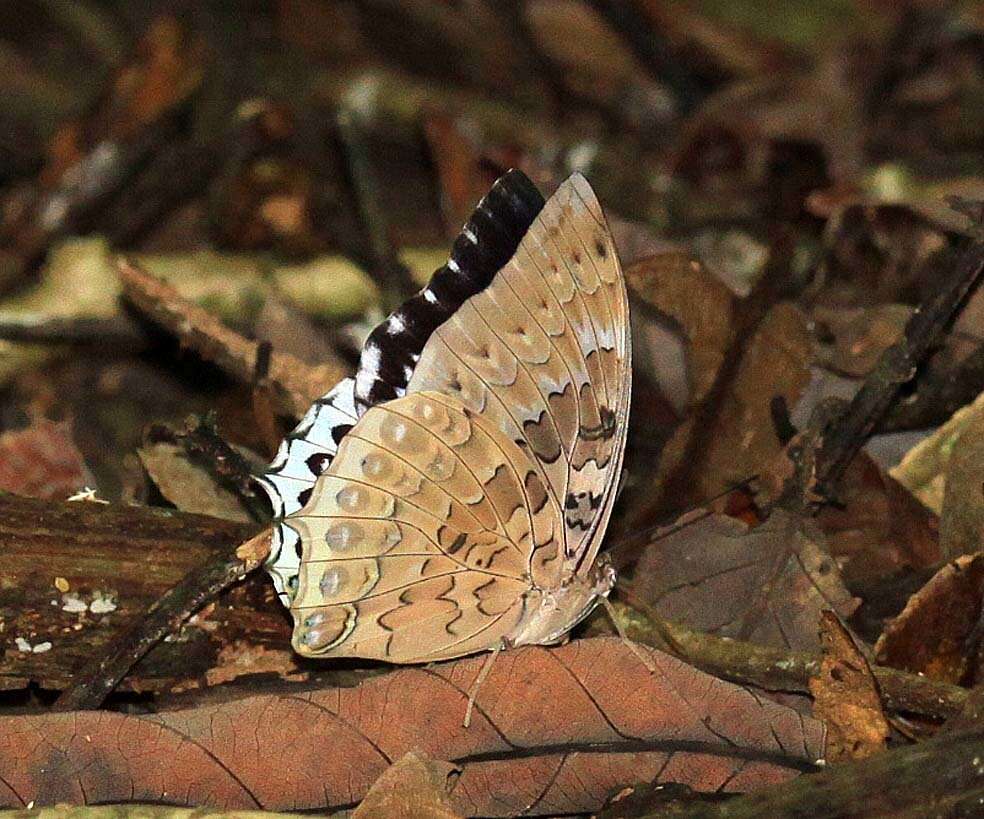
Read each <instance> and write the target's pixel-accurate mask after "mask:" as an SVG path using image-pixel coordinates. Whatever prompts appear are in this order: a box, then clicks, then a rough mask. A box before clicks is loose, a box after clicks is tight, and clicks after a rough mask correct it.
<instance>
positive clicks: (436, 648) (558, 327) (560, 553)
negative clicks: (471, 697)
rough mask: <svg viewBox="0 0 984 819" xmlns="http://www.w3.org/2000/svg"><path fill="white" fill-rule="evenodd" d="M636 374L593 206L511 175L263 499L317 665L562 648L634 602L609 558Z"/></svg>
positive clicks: (573, 185)
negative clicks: (584, 628) (584, 627)
mask: <svg viewBox="0 0 984 819" xmlns="http://www.w3.org/2000/svg"><path fill="white" fill-rule="evenodd" d="M630 359H631V349H630V338H629V321H628V304H627V299H626V292H625V285H624V280H623V277H622V273H621V269H620V267H619V264H618V260H617V257H616V254H615V248H614V243H613V241H612V237H611V234H610V231H609V229H608V227H607V224H606V222H605V219H604V216H603V214H602V211H601V208H600V206H599V204H598V202H597V200H596V198H595V197H594V194H593V192H592V191H591V188H590V186H589V185H588V183H587V182H586V180H584V178H583V177H581V176H580V175H577V174H575V175H574V176H572V177H571V178H570V179H568V180H567V181H566V182H565V183H564V184H563V185H561V186H560V188H558V190H557V192H556V193H555V194H554V195H553V196H552V197H551V198H550V200H549V201H548V202H547V203H546V204H544V203H543V200H542V197H540V195H539V193H538V192H537V191H536V189H535V188H534V187H533V185H532V183H530V182H529V180H528V179H526V177H525V176H523V175H522V174H521V173H519V172H516V171H511V172H510V173H509V174H507V175H506V176H505V177H503V179H501V180H500V181H499V182H497V183H496V185H495V186H493V188H492V190H491V191H490V193H489V194H488V195H487V196H486V197H485V199H483V201H482V202H481V203H480V204H479V207H478V208H477V210H476V211H475V213H474V214H473V216H472V218H471V219H470V220H469V222H468V223H467V224H466V225H465V228H464V231H463V233H462V235H461V237H459V239H458V240H457V241H456V242H455V245H454V249H453V251H452V254H451V258H450V260H449V262H448V264H447V265H445V266H444V267H442V268H440V269H439V270H438V271H437V272H436V273H435V275H434V277H433V278H432V280H431V282H430V284H429V285H428V286H427V287H426V288H425V289H424V290H422V291H421V292H420V293H419V294H418V295H417V296H415V297H414V298H412V299H410V300H409V301H408V302H407V303H406V304H404V305H403V306H402V307H401V308H400V309H399V310H397V311H396V312H395V313H393V314H392V315H391V316H390V317H389V318H388V319H387V320H386V321H385V322H383V324H381V325H380V326H379V327H377V328H376V330H374V331H373V333H371V334H370V337H369V340H368V341H367V343H366V346H365V348H364V350H363V355H362V359H361V361H360V366H359V369H358V372H357V374H356V377H355V380H354V382H353V380H352V379H347V380H346V381H345V382H342V383H341V384H340V385H339V386H338V387H336V389H335V390H333V391H332V392H331V393H329V395H328V396H326V397H325V398H324V399H322V401H321V402H319V403H318V404H316V405H315V407H314V408H312V411H311V412H309V413H308V415H307V416H306V417H305V420H304V421H303V422H302V424H301V426H300V427H299V428H298V430H297V431H295V433H294V434H293V435H292V436H291V437H290V438H289V439H288V441H286V442H285V444H284V446H283V447H282V449H281V453H280V455H279V456H278V459H277V461H275V463H274V465H273V467H272V468H271V472H270V473H268V475H267V476H266V477H265V479H264V481H263V485H264V488H265V489H266V490H267V492H268V494H270V496H271V501H272V502H273V504H274V508H275V511H276V512H278V513H279V514H280V515H285V516H286V517H285V518H284V519H283V520H282V521H280V522H279V523H277V525H275V529H274V555H273V556H272V558H271V564H272V565H271V567H270V568H271V573H272V574H273V576H274V581H275V583H276V585H277V590H278V591H279V592H281V593H282V594H281V596H282V598H283V599H284V600H285V602H288V603H289V605H290V608H291V611H292V614H293V616H294V621H295V629H294V638H293V643H294V647H295V649H296V650H297V651H298V652H299V653H301V654H305V655H309V656H333V657H334V656H337V657H342V656H345V657H366V658H374V659H380V660H386V661H389V662H396V663H415V662H427V661H431V660H438V659H444V658H451V657H457V656H462V655H465V654H469V653H473V652H476V651H481V650H487V649H491V648H495V647H497V646H502V645H523V644H529V643H534V644H544V643H551V642H555V641H556V640H558V639H561V638H562V637H563V636H564V634H566V633H567V632H568V631H569V630H570V628H571V627H572V626H573V625H574V624H575V623H577V622H579V621H580V619H582V618H583V617H584V616H586V614H587V613H588V612H590V611H591V609H592V608H593V607H594V605H596V604H597V601H598V599H599V598H600V597H603V596H605V595H607V593H608V591H609V590H610V589H611V587H612V584H613V583H614V572H613V570H612V569H611V568H610V567H609V566H608V564H607V562H606V561H605V560H604V559H603V558H602V559H598V560H596V557H597V553H598V549H599V546H600V543H601V539H602V537H603V535H604V532H605V528H606V527H607V522H608V519H609V516H610V514H611V507H612V504H613V502H614V497H615V489H616V486H617V481H618V478H619V473H620V471H621V463H622V456H623V452H624V446H625V434H626V426H627V418H628V408H629V391H630V387H631V377H630V371H631V367H630V365H631V360H630Z"/></svg>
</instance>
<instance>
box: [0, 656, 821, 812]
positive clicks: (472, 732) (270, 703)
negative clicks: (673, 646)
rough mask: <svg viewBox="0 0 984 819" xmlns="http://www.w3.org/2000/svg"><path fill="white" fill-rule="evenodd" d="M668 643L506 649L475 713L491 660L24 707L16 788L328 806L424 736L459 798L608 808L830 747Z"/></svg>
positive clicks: (762, 771)
mask: <svg viewBox="0 0 984 819" xmlns="http://www.w3.org/2000/svg"><path fill="white" fill-rule="evenodd" d="M651 656H652V659H653V661H654V662H655V663H656V672H655V673H650V671H649V670H648V669H647V668H645V667H644V666H643V665H642V663H640V661H639V659H638V658H637V657H636V656H635V654H633V653H632V652H631V651H630V650H629V649H628V648H627V647H626V646H625V645H624V644H623V643H621V642H620V641H618V640H614V639H606V638H601V639H595V640H583V641H579V642H574V643H571V644H570V645H567V646H565V647H563V648H560V649H555V650H548V649H542V648H525V649H518V650H515V651H508V652H505V653H504V654H502V655H500V657H499V659H498V660H497V662H496V663H495V665H494V667H493V669H492V672H491V674H490V675H489V677H488V678H487V679H486V681H485V683H484V685H483V686H482V688H481V690H480V692H479V696H478V700H477V705H476V709H475V714H474V716H473V720H472V725H471V727H470V728H468V729H465V728H463V727H462V717H463V715H464V711H465V704H466V700H467V698H468V694H467V692H468V690H469V688H470V686H471V685H472V683H473V682H474V680H475V677H476V676H477V674H478V673H479V670H480V668H481V666H482V664H483V663H484V661H485V660H484V658H472V659H465V660H460V661H457V662H453V663H448V664H442V665H437V666H432V667H429V668H407V669H403V670H399V671H394V672H392V673H390V674H387V675H385V676H383V677H379V678H376V679H373V680H370V681H368V682H365V683H363V684H362V685H361V686H359V687H357V688H345V689H331V688H329V689H320V690H309V691H290V692H288V693H283V694H277V695H266V696H258V697H251V698H248V699H241V700H234V701H231V702H226V703H223V704H219V705H210V706H202V707H199V708H193V709H190V710H182V711H170V712H164V713H160V714H156V715H146V716H133V715H126V714H120V713H112V712H75V713H65V714H40V715H34V716H7V717H3V718H0V770H3V772H4V775H3V784H2V785H0V804H2V805H5V806H7V807H20V806H23V805H24V804H26V803H27V802H30V801H33V802H34V803H35V804H41V805H48V804H54V803H56V802H65V801H67V802H71V803H75V804H82V803H89V804H95V803H100V802H117V801H124V800H128V801H129V800H133V801H141V800H142V801H155V802H167V803H172V804H178V805H186V804H187V805H209V806H213V807H226V808H257V807H262V808H266V809H273V810H277V809H286V810H300V809H317V810H328V809H334V808H340V807H343V806H352V805H354V804H356V803H357V802H358V801H359V800H360V799H361V798H362V797H363V796H364V795H365V794H366V793H367V791H368V790H369V788H370V786H371V785H372V783H373V782H374V781H375V780H376V779H378V777H379V776H380V775H381V774H382V773H383V772H384V771H385V770H386V769H387V768H388V767H389V766H390V765H391V764H392V762H393V761H394V760H397V759H399V758H400V757H402V756H403V755H404V754H406V753H407V752H408V751H411V750H415V749H416V750H419V751H422V752H424V753H427V754H431V755H434V756H438V757H440V758H444V759H447V760H449V761H450V762H453V763H455V764H456V765H459V766H460V767H461V769H462V773H461V778H460V780H459V781H458V783H457V784H456V786H455V787H454V790H453V792H452V794H451V804H452V806H453V808H454V809H455V810H457V811H459V812H461V813H466V814H469V815H476V814H477V815H487V816H508V815H512V814H515V813H518V812H520V811H526V812H528V813H530V814H535V815H543V814H557V813H572V812H583V811H591V810H596V809H598V808H599V807H600V806H601V805H602V804H603V802H604V800H605V799H606V797H607V795H608V794H609V793H610V792H612V791H613V790H616V789H617V788H619V787H623V786H624V785H625V784H627V783H631V782H638V781H641V780H642V781H645V780H657V781H664V782H682V783H685V784H687V785H689V786H690V787H693V788H695V789H699V790H702V791H712V792H713V791H728V792H730V791H747V790H752V789H754V788H757V787H762V786H765V785H768V784H773V783H777V782H781V781H784V780H786V779H788V778H789V777H791V776H794V775H795V774H796V773H797V772H798V771H800V770H803V769H804V768H808V767H810V766H811V765H812V764H813V763H814V762H815V761H816V760H817V759H820V758H822V757H823V755H824V729H823V727H822V725H821V724H820V723H819V722H816V721H814V720H811V719H808V718H804V717H802V716H801V715H799V714H797V713H796V712H794V711H792V710H790V709H788V708H784V707H782V706H780V705H777V704H775V703H773V702H770V701H768V700H763V699H762V698H760V697H758V696H756V695H755V694H754V693H752V692H751V691H749V690H747V689H744V688H740V687H737V686H734V685H731V684H729V683H726V682H723V681H721V680H718V679H715V678H713V677H709V676H707V675H705V674H702V673H701V672H699V671H696V670H695V669H693V668H691V667H689V666H686V665H684V664H683V663H681V662H679V661H678V660H675V659H673V658H671V657H669V656H668V655H664V654H661V653H659V652H655V651H653V652H652V654H651ZM285 749H289V750H285Z"/></svg>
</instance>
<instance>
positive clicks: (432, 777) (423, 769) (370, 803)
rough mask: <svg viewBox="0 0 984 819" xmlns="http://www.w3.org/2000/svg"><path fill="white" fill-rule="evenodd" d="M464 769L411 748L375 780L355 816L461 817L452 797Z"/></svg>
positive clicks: (395, 818) (394, 818)
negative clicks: (451, 793) (453, 789)
mask: <svg viewBox="0 0 984 819" xmlns="http://www.w3.org/2000/svg"><path fill="white" fill-rule="evenodd" d="M460 772H461V769H460V768H459V767H458V766H457V765H452V764H451V763H450V762H441V761H439V760H436V759H431V758H430V757H429V756H427V754H423V753H418V752H416V751H410V752H409V753H406V754H404V755H403V756H402V757H400V758H399V759H398V760H397V761H396V762H394V763H393V764H392V765H390V766H389V767H388V768H387V769H386V770H385V771H384V772H383V774H382V775H381V776H380V777H379V779H377V780H376V781H375V782H374V783H373V785H372V787H371V788H370V789H369V793H367V794H366V795H365V797H364V798H363V800H362V802H361V803H360V804H359V807H357V808H356V809H355V810H354V811H352V819H460V817H461V814H460V813H458V812H457V811H455V810H454V809H453V808H452V807H451V800H450V799H449V798H448V792H449V791H450V790H451V788H452V787H453V786H454V783H455V781H456V780H457V778H458V775H459V774H460Z"/></svg>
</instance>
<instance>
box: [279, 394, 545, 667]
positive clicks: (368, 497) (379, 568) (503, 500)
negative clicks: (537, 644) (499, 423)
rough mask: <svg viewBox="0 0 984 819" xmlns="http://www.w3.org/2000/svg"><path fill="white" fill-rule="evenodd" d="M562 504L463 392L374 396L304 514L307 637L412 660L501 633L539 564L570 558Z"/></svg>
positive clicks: (341, 649)
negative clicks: (559, 532)
mask: <svg viewBox="0 0 984 819" xmlns="http://www.w3.org/2000/svg"><path fill="white" fill-rule="evenodd" d="M531 496H532V497H534V498H535V499H536V503H535V504H531V503H530V500H529V499H530V497H531ZM559 516H560V510H559V508H558V507H557V506H556V505H551V504H550V502H549V501H548V500H547V496H546V492H545V489H544V488H543V486H542V482H541V480H540V478H539V473H538V471H537V470H536V468H535V464H534V463H533V461H532V460H531V459H530V458H529V456H528V455H527V454H526V453H525V452H524V451H523V450H522V449H520V447H518V446H517V445H516V444H515V443H513V442H512V441H511V440H510V439H509V438H508V437H506V436H505V435H503V434H502V432H501V431H500V430H498V429H497V428H496V427H494V426H492V425H491V424H489V423H487V422H486V421H485V420H484V419H483V418H481V417H480V416H476V415H474V414H472V413H471V412H470V411H469V410H467V409H466V408H465V407H463V406H462V405H461V404H460V403H458V402H456V401H454V400H453V399H451V398H449V397H447V396H442V395H438V394H434V393H413V394H410V395H407V396H406V397H404V398H401V399H397V400H395V401H390V402H387V403H385V404H382V405H379V406H377V407H373V408H371V409H370V410H369V411H368V412H367V413H366V414H365V415H364V416H363V417H362V419H361V420H360V421H359V423H358V424H357V425H356V426H355V427H354V429H353V430H352V431H351V432H350V433H349V434H348V435H347V436H346V437H345V438H344V439H343V441H342V443H341V445H340V447H339V450H338V453H337V455H336V456H335V458H334V460H333V461H332V463H331V465H330V466H329V468H328V470H327V471H326V472H325V474H324V475H323V476H322V477H321V478H320V479H319V480H318V483H317V485H316V487H315V490H314V493H313V494H312V496H311V498H310V500H309V501H308V504H307V505H306V506H305V507H304V509H302V510H301V511H300V512H299V513H298V514H296V515H294V516H292V518H291V525H292V526H294V527H295V528H296V530H297V531H298V532H299V533H300V536H301V538H302V541H303V543H304V547H305V548H304V558H303V561H302V563H301V566H300V577H299V585H298V589H297V594H296V596H295V598H294V600H293V603H292V605H291V609H292V612H293V614H294V619H295V632H294V645H295V648H296V649H297V650H298V651H299V652H300V653H302V654H309V655H325V654H331V655H333V656H358V657H373V658H378V659H382V660H387V661H390V662H400V663H412V662H422V661H427V660H434V659H440V658H442V657H449V656H458V655H459V654H462V653H470V652H472V651H476V650H479V649H481V648H487V647H489V646H490V645H492V646H494V645H497V644H498V642H499V641H501V640H502V638H503V637H504V636H505V635H508V634H509V633H511V632H512V631H513V630H514V629H515V627H516V625H517V623H518V622H519V620H520V618H521V617H522V615H523V600H524V598H523V596H524V594H525V593H526V592H527V591H528V590H529V588H530V582H531V581H530V577H531V572H533V573H540V572H542V571H543V569H542V567H543V566H544V565H545V564H549V563H551V562H553V563H559V562H560V561H559V560H558V557H559V554H560V549H561V543H560V539H559V537H555V534H556V528H557V527H556V525H555V523H556V521H557V520H558V519H559Z"/></svg>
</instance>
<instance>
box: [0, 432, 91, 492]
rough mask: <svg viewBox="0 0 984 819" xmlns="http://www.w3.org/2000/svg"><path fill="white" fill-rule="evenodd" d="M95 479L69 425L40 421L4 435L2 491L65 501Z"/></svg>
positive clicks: (0, 457)
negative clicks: (76, 444)
mask: <svg viewBox="0 0 984 819" xmlns="http://www.w3.org/2000/svg"><path fill="white" fill-rule="evenodd" d="M92 482H93V481H92V476H91V475H90V474H89V470H88V468H87V467H86V465H85V461H84V460H83V458H82V453H81V452H79V450H78V449H77V448H76V446H75V441H74V440H73V439H72V432H71V429H70V428H69V426H68V424H57V423H55V422H53V421H47V420H40V421H36V422H35V423H34V424H32V425H31V426H29V427H27V428H26V429H18V430H14V431H11V432H5V433H3V435H0V490H2V491H4V492H13V493H14V494H15V495H25V496H27V497H29V498H47V499H52V500H53V499H59V500H63V499H65V498H66V497H68V496H69V495H72V494H74V493H76V492H78V491H79V490H80V489H82V488H83V487H85V486H87V485H89V484H91V483H92Z"/></svg>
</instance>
